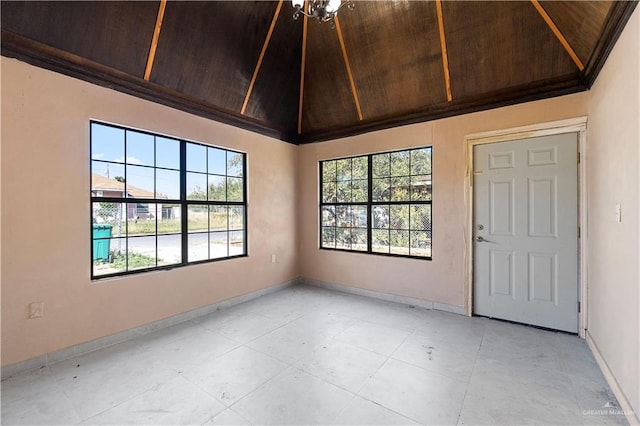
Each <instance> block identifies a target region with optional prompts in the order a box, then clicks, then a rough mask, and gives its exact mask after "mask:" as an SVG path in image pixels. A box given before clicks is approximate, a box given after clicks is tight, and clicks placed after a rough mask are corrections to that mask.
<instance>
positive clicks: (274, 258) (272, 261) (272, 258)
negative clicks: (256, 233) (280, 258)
mask: <svg viewBox="0 0 640 426" xmlns="http://www.w3.org/2000/svg"><path fill="white" fill-rule="evenodd" d="M271 263H276V255H275V254H272V255H271Z"/></svg>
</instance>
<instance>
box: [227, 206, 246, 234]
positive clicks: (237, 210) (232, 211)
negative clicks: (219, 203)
mask: <svg viewBox="0 0 640 426" xmlns="http://www.w3.org/2000/svg"><path fill="white" fill-rule="evenodd" d="M244 228H245V225H244V207H243V206H230V207H229V229H234V230H239V229H244Z"/></svg>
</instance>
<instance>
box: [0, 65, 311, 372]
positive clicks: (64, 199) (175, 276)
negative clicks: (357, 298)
mask: <svg viewBox="0 0 640 426" xmlns="http://www.w3.org/2000/svg"><path fill="white" fill-rule="evenodd" d="M1 64H2V107H3V108H2V166H1V170H2V178H1V182H2V213H1V217H2V252H3V253H2V254H3V257H2V365H8V364H12V363H16V362H18V361H22V360H26V359H29V358H32V357H35V356H38V355H42V354H43V353H46V352H50V351H55V350H58V349H61V348H65V347H68V346H71V345H74V344H78V343H82V342H86V341H89V340H93V339H96V338H99V337H103V336H106V335H109V334H113V333H115V332H119V331H122V330H126V329H129V328H132V327H136V326H139V325H142V324H145V323H148V322H152V321H154V320H159V319H162V318H166V317H169V316H173V315H175V314H178V313H182V312H185V311H189V310H192V309H195V308H198V307H201V306H204V305H209V304H212V303H215V302H218V301H221V300H225V299H228V298H231V297H234V296H237V295H241V294H244V293H248V292H252V291H255V290H258V289H261V288H264V287H267V286H271V285H274V284H277V283H282V282H285V281H287V280H291V279H294V278H296V277H297V276H298V275H299V272H298V268H297V265H298V259H297V253H296V246H295V241H296V240H297V235H296V226H295V224H296V222H295V221H296V215H295V209H296V202H295V199H296V193H295V174H296V160H297V147H295V146H293V145H289V144H287V143H284V142H280V141H276V140H273V139H270V138H267V137H263V136H260V135H256V134H254V133H250V132H247V131H243V130H239V129H236V128H233V127H230V126H227V125H223V124H220V123H216V122H213V121H211V120H207V119H204V118H199V117H196V116H193V115H190V114H187V113H183V112H179V111H176V110H173V109H170V108H166V107H163V106H160V105H157V104H153V103H151V102H147V101H143V100H140V99H137V98H134V97H131V96H128V95H125V94H122V93H118V92H115V91H113V90H108V89H105V88H102V87H98V86H95V85H92V84H89V83H85V82H82V81H79V80H76V79H72V78H69V77H65V76H62V75H60V74H56V73H53V72H49V71H46V70H43V69H40V68H36V67H32V66H30V65H27V64H25V63H22V62H18V61H16V60H12V59H7V58H4V57H3V58H2V62H1ZM91 118H94V119H99V120H104V121H108V122H113V123H118V124H122V125H124V126H131V127H136V128H141V129H146V130H150V131H153V132H158V133H164V134H168V135H174V136H179V137H182V138H186V139H191V140H194V141H200V142H205V143H211V144H218V145H221V146H226V147H229V148H233V149H237V150H241V151H245V152H247V156H248V179H249V180H248V182H249V186H248V190H249V194H248V202H249V223H248V229H249V236H248V238H249V257H247V258H241V259H234V260H227V261H220V262H215V263H211V264H204V265H198V266H189V267H184V268H177V269H174V270H171V271H160V272H153V273H146V274H142V275H137V276H130V277H124V278H117V279H105V280H100V281H98V282H93V283H92V282H91V281H90V279H89V276H90V261H89V259H90V238H91V237H90V229H89V228H90V227H89V223H90V218H89V214H90V210H89V144H88V134H89V130H88V129H89V128H88V125H89V119H91ZM43 205H44V206H46V209H44V210H43V208H42V206H43ZM272 253H274V254H276V255H277V262H276V263H275V264H272V263H271V254H272ZM31 302H44V303H45V316H44V318H41V319H31V320H29V319H27V316H28V305H29V303H31Z"/></svg>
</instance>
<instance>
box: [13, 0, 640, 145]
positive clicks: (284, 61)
mask: <svg viewBox="0 0 640 426" xmlns="http://www.w3.org/2000/svg"><path fill="white" fill-rule="evenodd" d="M636 5H637V2H636V1H545V0H531V1H444V0H442V1H441V0H435V1H400V0H394V1H356V2H355V7H354V8H353V9H348V8H343V9H341V10H340V12H339V15H338V18H339V19H338V20H337V21H336V28H335V29H332V28H331V27H330V25H328V24H327V23H319V22H317V21H316V20H314V19H309V20H305V19H304V18H300V19H297V20H295V19H293V12H294V9H293V8H292V6H291V2H290V1H288V0H286V1H255V2H250V1H197V2H179V1H170V2H166V1H164V0H162V1H156V2H154V1H140V2H136V1H108V2H104V1H86V2H75V1H42V2H29V1H24V2H18V1H16V2H8V1H3V2H2V3H1V8H2V10H1V20H2V21H1V27H2V30H1V31H2V55H5V56H10V57H16V58H19V59H22V60H25V61H27V62H30V63H32V64H35V65H38V66H42V67H45V68H48V69H52V70H54V71H58V72H62V73H65V74H67V75H71V76H74V77H77V78H81V79H84V80H87V81H90V82H93V83H96V84H100V85H103V86H106V87H110V88H113V89H115V90H120V91H122V92H125V93H129V94H133V95H135V96H139V97H142V98H145V99H149V100H152V101H155V102H159V103H162V104H165V105H168V106H171V107H174V108H179V109H182V110H185V111H188V112H191V113H195V114H198V115H201V116H204V117H208V118H212V119H215V120H218V121H222V122H225V123H229V124H232V125H235V126H239V127H242V128H245V129H249V130H252V131H256V132H259V133H262V134H266V135H269V136H273V137H276V138H280V139H282V140H286V141H288V142H292V143H307V142H314V141H320V140H326V139H332V138H338V137H343V136H348V135H352V134H357V133H363V132H367V131H371V130H377V129H381V128H387V127H393V126H397V125H401V124H407V123H415V122H420V121H427V120H432V119H437V118H442V117H446V116H451V115H457V114H463V113H467V112H472V111H478V110H482V109H488V108H495V107H500V106H504V105H509V104H514V103H519V102H527V101H531V100H536V99H543V98H548V97H553V96H559V95H563V94H568V93H573V92H578V91H583V90H587V89H588V88H590V87H591V85H592V84H593V82H594V80H595V78H596V76H597V74H598V72H599V71H600V69H601V67H602V65H603V64H604V62H605V60H606V58H607V56H608V54H609V52H610V51H611V49H612V47H613V45H614V43H615V41H616V40H617V38H618V36H619V34H620V33H621V32H622V29H623V28H624V26H625V24H626V22H627V21H628V19H629V17H630V16H631V13H632V12H633V10H634V8H635V7H636ZM79 34H81V35H82V36H81V37H79V36H78V35H79Z"/></svg>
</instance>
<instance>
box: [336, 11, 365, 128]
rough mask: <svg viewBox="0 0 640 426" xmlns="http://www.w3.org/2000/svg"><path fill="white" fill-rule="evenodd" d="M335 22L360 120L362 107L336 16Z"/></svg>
mask: <svg viewBox="0 0 640 426" xmlns="http://www.w3.org/2000/svg"><path fill="white" fill-rule="evenodd" d="M334 21H335V23H336V32H337V34H338V41H340V49H341V50H342V58H343V59H344V65H345V67H346V68H347V75H348V76H349V84H350V85H351V93H352V94H353V101H354V102H355V104H356V110H357V111H358V119H360V121H362V109H361V108H360V98H358V91H357V90H356V84H355V82H354V81H353V73H352V72H351V64H350V63H349V55H347V48H346V46H345V45H344V37H343V36H342V28H341V27H340V20H339V19H338V17H337V16H336V17H335V19H334Z"/></svg>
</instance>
